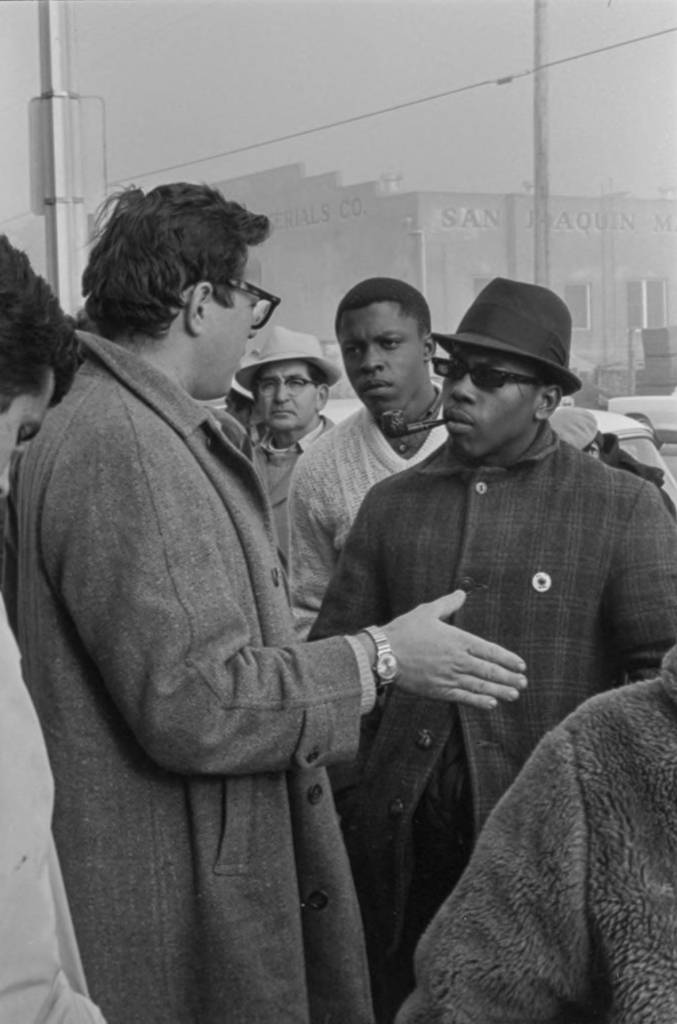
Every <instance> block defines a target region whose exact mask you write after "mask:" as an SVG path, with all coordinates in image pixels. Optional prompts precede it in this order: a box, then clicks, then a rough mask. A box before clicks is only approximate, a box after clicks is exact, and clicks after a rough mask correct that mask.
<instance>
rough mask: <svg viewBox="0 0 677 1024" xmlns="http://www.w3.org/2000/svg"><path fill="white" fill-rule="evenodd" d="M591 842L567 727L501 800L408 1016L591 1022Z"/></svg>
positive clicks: (495, 1023) (441, 927) (436, 1022)
mask: <svg viewBox="0 0 677 1024" xmlns="http://www.w3.org/2000/svg"><path fill="white" fill-rule="evenodd" d="M587 843H588V835H587V821H586V816H585V810H584V806H583V801H582V798H581V793H580V791H579V784H578V780H577V773H576V766H575V754H574V751H573V749H572V747H571V745H570V742H569V738H568V735H567V733H566V731H565V730H564V729H562V728H560V729H558V730H556V731H555V732H553V733H550V734H548V735H547V736H546V737H545V738H544V739H543V740H542V741H541V743H540V744H539V746H538V747H537V748H536V750H535V752H534V753H533V755H532V757H531V759H530V760H529V761H528V762H527V764H526V765H525V767H524V769H523V770H522V772H521V774H520V775H519V776H518V778H517V780H516V782H515V783H514V784H513V786H512V787H511V789H510V790H508V792H507V793H506V794H505V795H504V797H503V798H502V800H501V801H500V802H499V803H498V804H497V806H496V808H495V809H494V811H493V813H492V814H491V816H490V817H489V819H488V821H487V824H486V825H485V827H484V829H483V831H482V833H481V835H480V838H479V840H478V843H477V847H476V849H475V852H474V854H473V857H472V859H471V861H470V864H469V866H468V867H467V868H466V871H465V873H464V875H463V877H462V878H461V881H460V883H459V885H458V886H457V887H456V889H455V890H454V892H453V893H452V895H451V896H449V897H448V898H447V900H446V902H445V903H444V904H443V905H442V907H441V908H440V910H439V911H438V913H437V914H436V916H435V917H434V918H433V921H432V923H431V924H430V925H429V927H428V929H427V931H426V932H425V934H424V935H423V937H422V939H421V941H420V942H419V945H418V948H417V951H416V982H417V984H416V989H415V991H414V992H413V993H412V995H411V996H410V997H409V998H408V1000H407V1001H406V1002H405V1004H404V1006H403V1007H402V1009H401V1010H400V1012H399V1014H398V1016H397V1020H396V1024H478V1022H480V1021H481V1024H525V1021H538V1022H539V1024H555V1022H560V1021H562V1020H572V1021H573V1020H581V1021H582V1020H588V1019H589V1017H588V1014H587V1011H589V1009H590V1000H591V998H593V997H592V990H591V985H590V979H589V976H588V975H589V964H590V957H591V950H590V937H589V934H588V929H587V924H586V911H587V907H586V864H587ZM577 1008H579V1009H580V1012H576V1010H577ZM566 1011H568V1014H567V1013H566Z"/></svg>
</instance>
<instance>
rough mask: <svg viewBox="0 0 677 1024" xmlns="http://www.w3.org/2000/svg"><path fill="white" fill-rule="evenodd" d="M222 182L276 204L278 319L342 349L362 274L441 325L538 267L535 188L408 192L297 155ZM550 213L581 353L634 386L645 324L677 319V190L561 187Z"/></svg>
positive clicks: (270, 264)
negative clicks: (337, 324)
mask: <svg viewBox="0 0 677 1024" xmlns="http://www.w3.org/2000/svg"><path fill="white" fill-rule="evenodd" d="M217 185H218V187H219V188H220V189H222V190H223V192H224V193H225V195H226V196H227V197H228V198H232V199H237V200H239V201H240V202H243V203H245V205H247V206H248V207H249V208H250V209H253V210H256V211H257V212H265V213H267V214H268V216H269V217H270V219H271V221H272V223H273V225H274V233H273V236H272V239H271V241H270V242H269V243H267V245H266V246H265V247H264V249H263V250H262V252H261V261H262V264H263V280H264V283H265V286H266V287H268V288H270V289H271V290H272V291H274V292H276V293H277V294H279V295H281V296H282V297H283V306H282V307H281V311H280V315H279V319H280V321H281V322H284V323H285V324H288V325H291V326H293V327H294V328H295V329H298V330H302V331H309V332H311V333H314V334H317V335H319V337H320V338H322V339H323V342H324V344H325V345H326V347H327V350H328V352H330V353H331V354H333V355H336V353H335V343H334V327H333V320H334V311H335V309H336V306H337V303H338V301H339V299H340V298H341V296H342V295H343V294H344V293H345V292H346V291H347V290H348V288H350V287H351V286H352V285H353V284H355V283H356V282H357V281H358V280H360V279H361V278H364V277H372V276H380V275H385V276H391V277H400V278H403V279H404V280H406V281H409V282H410V283H411V284H413V285H415V286H416V287H418V288H420V289H421V291H422V292H424V294H425V295H426V297H427V299H428V301H429V303H430V307H431V310H432V315H433V326H434V327H435V328H436V329H437V330H442V331H448V330H452V329H454V328H455V327H456V326H457V324H458V321H459V320H460V318H461V316H462V314H463V312H464V310H465V309H466V307H467V306H468V305H469V304H470V302H471V301H472V299H473V298H474V296H475V295H476V294H477V291H478V290H479V289H480V288H481V287H482V286H483V285H484V284H485V283H486V282H487V281H488V280H489V279H490V278H492V277H495V276H497V275H503V276H507V277H515V278H518V279H522V280H527V281H528V280H533V216H534V213H533V198H532V197H531V195H530V194H529V193H528V192H525V193H523V194H508V195H500V194H496V195H491V194H486V193H472V192H453V191H449V192H403V191H400V189H399V181H398V179H397V178H396V177H395V176H384V177H383V178H382V179H381V180H380V181H378V182H365V183H362V184H356V185H348V186H343V185H342V184H341V181H340V178H339V176H338V175H337V174H324V175H318V176H311V177H307V176H306V175H305V174H304V171H303V168H302V166H301V165H290V166H286V167H280V168H276V169H274V170H269V171H263V172H261V173H259V174H253V175H249V176H247V177H243V178H236V179H232V180H229V181H220V182H218V183H217ZM549 219H550V227H551V230H550V285H551V287H552V288H553V289H554V290H555V291H556V292H558V293H559V294H560V295H561V296H562V297H563V298H564V299H565V301H566V302H567V303H568V305H569V307H570V308H571V311H572V314H573V318H574V342H573V349H572V367H573V368H574V369H576V370H577V371H578V372H579V373H581V374H583V376H584V377H585V379H586V380H587V381H590V382H593V381H594V384H595V385H597V384H599V385H600V386H601V388H602V390H603V391H604V392H609V393H618V392H619V391H626V390H634V384H635V380H636V378H637V375H638V374H639V377H640V379H641V375H642V373H644V347H643V344H642V332H641V329H643V328H651V329H656V328H663V327H666V326H668V325H669V324H671V323H677V201H675V200H672V199H667V198H657V199H638V198H635V197H633V196H630V195H626V194H619V193H615V194H600V195H597V196H551V197H550V204H549ZM673 337H674V343H675V345H676V346H677V332H669V340H668V342H667V347H668V349H669V350H670V353H671V349H672V344H673V342H672V340H671V339H672V338H673ZM675 366H676V368H677V351H676V352H675ZM675 383H677V380H676V381H675Z"/></svg>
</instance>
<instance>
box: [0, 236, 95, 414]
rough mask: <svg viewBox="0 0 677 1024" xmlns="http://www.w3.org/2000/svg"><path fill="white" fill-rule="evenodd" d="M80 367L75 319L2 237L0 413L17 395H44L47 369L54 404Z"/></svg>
mask: <svg viewBox="0 0 677 1024" xmlns="http://www.w3.org/2000/svg"><path fill="white" fill-rule="evenodd" d="M77 365H78V356H77V342H76V338H75V323H74V321H73V320H72V319H71V317H69V316H66V314H65V313H64V312H63V311H62V309H61V307H60V306H59V302H58V300H57V298H56V296H55V295H54V293H53V292H52V289H51V288H50V286H49V285H48V284H47V282H46V281H45V280H44V278H42V277H40V275H39V274H36V273H35V271H34V270H33V268H32V267H31V265H30V262H29V260H28V257H27V256H26V254H25V253H24V252H21V251H20V250H19V249H15V248H14V246H13V245H12V244H11V243H10V241H9V239H8V238H7V236H6V235H0V411H2V412H4V411H5V410H6V409H7V408H8V407H9V405H10V404H11V403H12V401H13V400H14V399H15V398H17V397H18V396H19V395H38V394H40V392H41V391H42V388H43V387H44V384H45V378H46V376H47V373H48V372H49V370H52V371H53V373H54V392H53V395H52V399H51V404H52V405H55V404H56V403H57V402H58V401H60V400H61V398H63V396H64V395H65V393H66V391H68V388H69V387H70V385H71V382H72V380H73V376H74V374H75V370H76V369H77Z"/></svg>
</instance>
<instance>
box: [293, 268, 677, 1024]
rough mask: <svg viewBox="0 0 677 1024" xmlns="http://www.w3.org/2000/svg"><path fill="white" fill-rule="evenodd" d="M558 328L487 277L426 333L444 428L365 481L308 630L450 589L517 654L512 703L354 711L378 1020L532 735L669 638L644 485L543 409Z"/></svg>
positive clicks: (354, 823) (508, 284) (664, 581)
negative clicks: (565, 438) (451, 319)
mask: <svg viewBox="0 0 677 1024" xmlns="http://www.w3.org/2000/svg"><path fill="white" fill-rule="evenodd" d="M570 336H571V318H570V316H569V312H568V310H567V308H566V306H565V305H564V303H563V302H562V301H561V300H560V299H559V298H558V297H557V296H556V295H555V294H554V293H553V292H551V291H549V290H548V289H545V288H542V287H539V286H537V285H531V284H525V283H522V282H517V281H509V280H505V279H501V278H496V279H495V280H494V281H492V282H491V283H490V284H489V285H487V287H486V288H485V289H484V290H483V291H482V292H481V293H480V295H479V296H478V297H477V299H476V300H475V302H474V303H473V304H472V306H471V307H470V308H469V310H468V312H467V313H466V315H465V316H464V317H463V320H462V322H461V324H460V326H459V329H458V331H457V332H456V333H455V334H453V335H435V338H436V340H437V342H438V344H439V345H440V346H441V347H442V348H443V349H444V350H445V351H446V353H447V358H436V359H434V360H433V365H434V369H435V371H436V372H437V374H438V375H439V376H441V377H442V378H443V380H444V386H443V406H444V415H445V418H446V420H447V430H448V432H449V438H448V441H447V443H446V444H445V445H444V446H443V447H442V448H441V449H439V450H438V451H437V452H436V453H435V454H433V455H432V456H430V457H429V458H428V459H427V460H426V461H425V462H422V463H421V464H420V465H418V466H415V467H413V468H412V469H410V470H407V471H405V472H403V473H400V474H398V475H397V476H395V477H392V478H390V479H388V480H386V481H383V482H381V483H379V484H377V485H376V486H375V487H373V488H372V490H371V491H370V492H369V493H368V495H367V497H366V499H365V501H364V502H363V504H362V507H361V509H360V511H359V513H358V516H357V519H356V521H355V524H354V526H353V528H352V531H351V533H350V535H349V537H348V540H347V542H346V545H345V547H344V549H343V553H342V556H341V560H340V562H339V565H338V567H337V571H336V573H335V575H334V577H333V579H332V582H331V584H330V586H329V589H328V591H327V594H326V597H325V600H324V604H323V606H322V610H321V612H320V615H319V618H318V620H317V623H316V626H315V628H314V630H313V631H312V633H311V636H312V637H321V636H328V635H331V634H333V633H335V632H338V631H343V630H348V631H350V630H354V629H359V628H360V627H361V626H363V625H365V624H367V623H371V622H376V623H386V622H387V621H388V620H389V619H390V618H391V617H392V616H393V615H398V614H401V613H402V612H404V611H405V610H406V609H407V608H410V607H412V606H413V605H415V604H417V603H418V602H419V601H426V600H431V599H433V598H434V597H435V596H436V595H437V594H441V593H444V592H445V591H446V590H448V589H449V588H450V587H460V588H462V589H463V590H465V591H466V593H467V595H468V596H467V600H466V602H465V604H464V605H463V607H462V608H461V609H459V611H458V612H457V614H456V616H455V619H454V621H455V623H456V624H457V625H462V626H463V628H464V629H468V630H470V631H472V632H473V633H476V634H477V635H480V636H482V637H484V638H486V639H487V640H491V641H494V642H496V643H500V644H505V645H506V646H508V647H510V649H513V650H515V651H517V653H519V654H520V655H521V656H522V657H523V659H524V661H525V663H526V664H527V666H528V674H529V680H530V685H529V688H528V689H527V690H526V691H525V692H524V693H522V694H521V695H519V696H518V697H517V698H516V699H515V701H514V702H511V703H502V704H500V705H497V706H495V707H494V708H491V709H488V710H487V709H479V708H470V707H466V706H463V705H462V704H459V705H458V706H454V705H453V704H450V705H448V706H447V707H444V708H442V709H440V708H439V707H437V706H435V705H433V704H431V703H430V702H429V701H426V700H421V699H419V698H417V697H411V696H410V695H404V694H400V693H399V692H397V690H394V689H389V690H388V691H386V695H385V701H384V702H383V703H380V704H379V707H378V708H377V710H376V711H375V712H374V713H373V715H371V716H370V717H369V719H367V720H366V721H365V723H364V727H363V736H362V743H361V746H360V753H359V757H358V762H357V784H356V786H355V787H353V788H351V789H348V790H347V791H346V792H343V793H340V794H339V801H338V802H339V810H340V811H341V813H342V816H343V825H344V832H345V835H346V839H347V843H348V847H349V850H350V853H351V859H352V864H353V870H354V873H355V877H356V880H357V885H358V892H359V894H360V897H361V903H362V912H363V917H364V919H365V927H366V932H367V941H368V949H369V953H370V960H371V966H372V980H373V982H374V988H375V992H376V997H377V1005H378V1007H379V1019H380V1020H382V1021H389V1020H392V1016H393V1013H394V1011H395V1009H396V1007H397V1005H398V1001H399V1000H400V999H401V998H402V997H403V996H404V995H405V994H406V992H407V989H408V987H410V986H411V984H412V982H413V975H412V954H413V949H414V946H415V943H416V941H417V939H418V937H419V936H420V934H421V932H422V930H423V928H424V927H425V925H426V923H427V922H428V921H429V920H430V917H431V916H432V914H433V913H434V911H435V910H436V909H437V907H438V906H439V905H440V903H441V902H442V900H443V898H444V897H445V896H446V895H447V894H448V892H449V891H450V889H451V888H452V887H453V885H454V883H455V882H456V881H457V879H458V877H459V875H460V873H461V871H462V870H463V868H464V866H465V864H466V863H467V860H468V856H469V853H470V850H471V847H472V844H473V842H474V839H475V838H476V836H477V835H478V833H479V830H480V828H481V826H482V824H483V822H484V821H485V820H486V817H487V815H488V814H489V812H490V811H491V809H492V807H493V806H494V804H495V803H496V801H497V800H498V799H499V797H500V796H501V795H502V793H503V792H505V790H506V789H507V788H508V786H509V785H510V784H511V782H512V781H513V779H514V778H515V776H516V775H517V773H518V772H519V770H520V768H521V766H522V765H523V764H524V762H525V761H526V759H527V758H528V756H529V754H530V753H531V751H532V750H533V748H534V747H535V745H536V743H537V742H538V740H539V739H540V738H541V736H542V735H543V733H545V732H546V731H547V730H548V729H550V728H552V727H553V726H554V725H555V724H557V723H558V722H559V721H561V720H562V719H563V718H564V717H565V716H566V715H567V714H568V713H569V712H570V711H572V710H573V709H574V708H575V707H576V706H577V705H578V704H580V703H581V702H582V701H583V700H585V699H586V698H587V697H589V696H591V695H592V694H595V693H598V692H600V691H602V690H606V689H609V688H610V687H612V686H614V685H616V683H617V682H618V681H619V680H620V679H621V678H622V677H623V676H624V675H626V674H627V676H629V677H630V678H637V677H639V676H641V675H643V674H647V673H649V674H651V673H654V672H655V671H656V669H657V668H658V665H659V664H660V659H661V657H662V655H663V654H664V653H665V651H666V650H667V649H668V648H669V647H670V646H671V644H672V643H673V642H674V638H675V627H676V624H677V528H676V527H675V524H674V522H673V521H672V520H671V518H670V516H669V514H668V513H667V511H666V510H665V508H664V506H663V504H662V501H661V499H660V496H659V494H658V490H657V489H656V487H655V486H654V484H653V483H648V482H645V481H643V480H641V479H639V478H637V477H635V476H633V475H631V474H630V473H619V472H617V471H616V470H614V469H610V468H609V467H607V466H605V465H603V464H602V463H601V462H599V461H597V460H595V459H592V458H590V456H589V455H586V454H584V453H583V452H580V451H576V450H574V449H573V448H572V447H571V446H570V445H565V444H562V443H560V441H559V439H558V437H557V435H556V434H555V433H554V432H553V430H552V428H551V427H550V425H549V423H548V419H549V417H550V415H551V414H552V412H553V411H554V409H555V408H556V407H557V405H558V403H559V401H560V398H561V396H562V394H570V393H572V392H573V391H575V390H576V389H577V388H578V387H579V386H580V384H579V381H578V379H577V378H576V377H575V375H574V374H573V373H572V372H571V371H570V370H569V369H568V357H569V346H570ZM386 632H387V630H386Z"/></svg>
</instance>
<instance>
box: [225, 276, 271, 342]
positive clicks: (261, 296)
mask: <svg viewBox="0 0 677 1024" xmlns="http://www.w3.org/2000/svg"><path fill="white" fill-rule="evenodd" d="M225 285H226V286H227V287H228V288H235V289H237V291H239V292H244V294H245V295H251V296H253V297H254V298H255V299H256V302H255V303H254V304H253V306H252V330H254V331H258V330H259V328H260V327H265V325H266V324H267V323H268V321H269V320H270V318H271V316H272V315H273V313H274V311H275V310H276V309H277V307H278V306H279V305H280V303H281V302H282V299H280V298H279V297H278V296H277V295H273V293H272V292H267V291H266V290H265V288H260V287H259V286H258V285H257V284H252V283H251V281H245V280H243V279H242V278H236V277H229V278H228V280H227V281H226V282H225ZM214 294H215V295H216V298H217V299H218V297H219V296H218V294H217V291H216V288H215V291H214Z"/></svg>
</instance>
